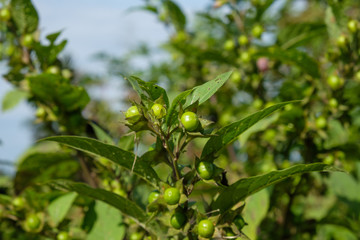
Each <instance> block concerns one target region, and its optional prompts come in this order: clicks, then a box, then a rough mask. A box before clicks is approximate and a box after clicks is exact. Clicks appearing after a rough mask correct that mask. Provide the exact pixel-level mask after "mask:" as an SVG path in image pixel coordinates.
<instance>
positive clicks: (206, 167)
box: [196, 162, 214, 180]
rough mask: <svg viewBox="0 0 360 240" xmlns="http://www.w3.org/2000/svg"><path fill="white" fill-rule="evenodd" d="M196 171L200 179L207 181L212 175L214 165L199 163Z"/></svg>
mask: <svg viewBox="0 0 360 240" xmlns="http://www.w3.org/2000/svg"><path fill="white" fill-rule="evenodd" d="M196 170H197V172H198V173H199V175H200V177H201V178H202V179H205V180H209V179H211V177H212V175H213V174H214V164H212V163H211V162H200V163H199V165H198V167H197V169H196Z"/></svg>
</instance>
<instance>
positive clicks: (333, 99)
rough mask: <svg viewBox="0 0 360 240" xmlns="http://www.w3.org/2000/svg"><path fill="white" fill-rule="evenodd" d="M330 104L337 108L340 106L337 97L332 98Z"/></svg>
mask: <svg viewBox="0 0 360 240" xmlns="http://www.w3.org/2000/svg"><path fill="white" fill-rule="evenodd" d="M329 106H330V107H332V108H337V106H338V101H337V100H336V99H335V98H331V99H330V100H329Z"/></svg>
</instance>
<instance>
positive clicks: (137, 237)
mask: <svg viewBox="0 0 360 240" xmlns="http://www.w3.org/2000/svg"><path fill="white" fill-rule="evenodd" d="M129 239H130V240H142V239H143V234H142V233H138V232H134V233H132V234H131V235H130V238H129Z"/></svg>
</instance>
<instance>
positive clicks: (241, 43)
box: [238, 35, 249, 46]
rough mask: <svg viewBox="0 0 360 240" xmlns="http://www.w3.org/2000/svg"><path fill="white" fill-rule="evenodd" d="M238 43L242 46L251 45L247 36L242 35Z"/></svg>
mask: <svg viewBox="0 0 360 240" xmlns="http://www.w3.org/2000/svg"><path fill="white" fill-rule="evenodd" d="M238 42H239V44H240V46H245V45H247V44H248V43H249V39H248V38H247V37H246V36H245V35H241V36H240V37H239V38H238Z"/></svg>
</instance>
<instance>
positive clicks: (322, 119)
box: [315, 116, 327, 129]
mask: <svg viewBox="0 0 360 240" xmlns="http://www.w3.org/2000/svg"><path fill="white" fill-rule="evenodd" d="M315 124H316V127H317V128H320V129H322V128H325V127H326V125H327V121H326V118H325V117H323V116H320V117H318V118H317V119H316V121H315Z"/></svg>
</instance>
